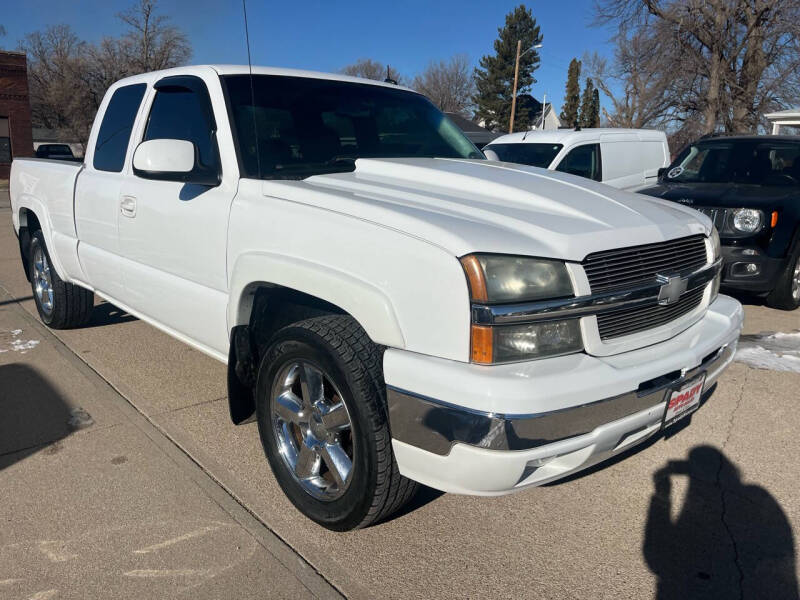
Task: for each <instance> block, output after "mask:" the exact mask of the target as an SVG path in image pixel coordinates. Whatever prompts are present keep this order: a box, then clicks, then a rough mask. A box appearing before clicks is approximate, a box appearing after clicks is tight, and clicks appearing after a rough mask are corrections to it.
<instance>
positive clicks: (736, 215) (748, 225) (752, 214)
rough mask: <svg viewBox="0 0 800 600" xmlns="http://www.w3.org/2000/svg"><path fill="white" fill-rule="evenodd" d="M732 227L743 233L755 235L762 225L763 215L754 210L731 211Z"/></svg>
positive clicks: (740, 209) (738, 209) (739, 209)
mask: <svg viewBox="0 0 800 600" xmlns="http://www.w3.org/2000/svg"><path fill="white" fill-rule="evenodd" d="M732 222H733V227H734V229H736V230H737V231H741V232H743V233H755V232H756V231H758V230H759V229H761V225H762V224H763V223H764V215H763V213H762V212H761V211H760V210H756V209H754V208H737V209H736V210H734V211H733V220H732Z"/></svg>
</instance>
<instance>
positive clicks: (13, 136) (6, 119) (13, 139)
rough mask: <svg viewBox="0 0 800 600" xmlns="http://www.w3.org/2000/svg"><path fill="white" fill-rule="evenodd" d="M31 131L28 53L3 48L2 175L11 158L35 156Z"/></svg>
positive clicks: (0, 99)
mask: <svg viewBox="0 0 800 600" xmlns="http://www.w3.org/2000/svg"><path fill="white" fill-rule="evenodd" d="M31 132H32V130H31V102H30V98H29V97H28V68H27V62H26V60H25V55H24V54H22V53H20V52H6V51H0V179H8V174H9V171H10V170H11V159H12V158H14V157H15V156H33V140H32V138H31V135H32V133H31Z"/></svg>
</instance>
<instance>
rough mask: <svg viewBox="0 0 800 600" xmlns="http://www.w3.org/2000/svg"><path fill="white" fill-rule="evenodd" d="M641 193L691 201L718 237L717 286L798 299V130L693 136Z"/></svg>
mask: <svg viewBox="0 0 800 600" xmlns="http://www.w3.org/2000/svg"><path fill="white" fill-rule="evenodd" d="M642 193H643V194H648V195H650V196H655V197H657V198H664V199H666V200H672V201H674V202H679V203H681V204H685V205H689V206H691V207H693V208H696V209H697V210H699V211H700V212H702V213H704V214H706V215H707V216H709V217H710V218H711V220H712V221H713V222H714V225H715V226H716V228H717V230H718V231H719V235H720V238H721V239H722V253H723V257H724V267H723V274H722V286H723V288H727V289H728V290H739V291H744V292H750V293H754V294H758V295H761V296H765V297H766V301H767V304H768V305H770V306H773V307H775V308H782V309H785V310H793V309H795V308H797V307H798V306H800V136H776V135H769V136H766V135H764V136H737V137H710V138H703V139H701V140H698V141H697V142H695V143H694V144H691V145H689V146H688V147H687V148H686V149H684V150H683V152H681V153H680V154H679V155H678V157H677V158H676V159H675V161H674V162H673V163H672V164H671V165H670V166H669V167H667V168H666V169H662V170H661V171H660V172H659V184H658V185H656V186H653V187H651V188H647V189H645V190H642Z"/></svg>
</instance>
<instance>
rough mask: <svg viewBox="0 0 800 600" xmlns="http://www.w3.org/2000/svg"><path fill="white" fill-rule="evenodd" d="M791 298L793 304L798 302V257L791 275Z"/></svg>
mask: <svg viewBox="0 0 800 600" xmlns="http://www.w3.org/2000/svg"><path fill="white" fill-rule="evenodd" d="M792 298H794V301H795V302H800V256H798V257H797V262H796V263H795V265H794V273H793V274H792Z"/></svg>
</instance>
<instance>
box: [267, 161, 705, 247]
mask: <svg viewBox="0 0 800 600" xmlns="http://www.w3.org/2000/svg"><path fill="white" fill-rule="evenodd" d="M263 193H264V194H265V195H267V196H270V197H275V198H280V199H284V200H288V201H293V202H299V203H303V204H307V205H311V206H315V207H318V208H321V209H324V210H330V211H335V212H339V213H343V214H346V215H350V216H352V217H355V218H358V219H363V220H367V221H371V222H374V223H376V224H379V225H381V226H384V227H388V228H391V229H394V230H397V231H401V232H404V233H406V234H407V235H410V236H414V237H416V238H420V239H423V240H425V241H427V242H430V243H432V244H436V245H438V246H440V247H442V248H444V249H445V250H446V251H448V252H450V253H452V254H453V255H455V256H463V255H464V254H469V253H470V252H494V253H502V254H521V255H527V256H541V257H547V258H559V259H563V260H573V261H580V260H582V259H583V258H584V257H585V256H586V255H587V254H590V253H592V252H596V251H599V250H608V249H612V248H619V247H625V246H636V245H639V244H647V243H652V242H659V241H664V240H669V239H674V238H678V237H683V236H687V235H692V234H697V233H704V234H708V232H709V231H710V228H711V224H710V221H709V220H708V219H707V218H706V217H703V216H702V215H700V214H699V213H697V212H696V211H693V210H691V209H687V208H684V207H682V206H680V205H679V204H675V203H672V202H668V201H664V200H657V199H654V198H650V197H646V196H641V195H638V194H632V193H628V192H623V191H620V190H617V189H614V188H611V187H608V186H605V185H602V184H599V183H596V182H593V181H589V180H587V179H583V178H580V177H575V176H572V175H567V174H564V173H557V172H553V171H547V170H545V169H538V168H536V167H527V166H521V165H517V164H512V163H503V162H494V161H487V160H455V159H433V158H431V159H425V158H403V159H359V160H357V161H356V163H355V170H354V171H352V172H347V173H335V174H330V175H315V176H313V177H309V178H307V179H304V180H302V181H265V182H263ZM332 235H334V237H335V234H332Z"/></svg>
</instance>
